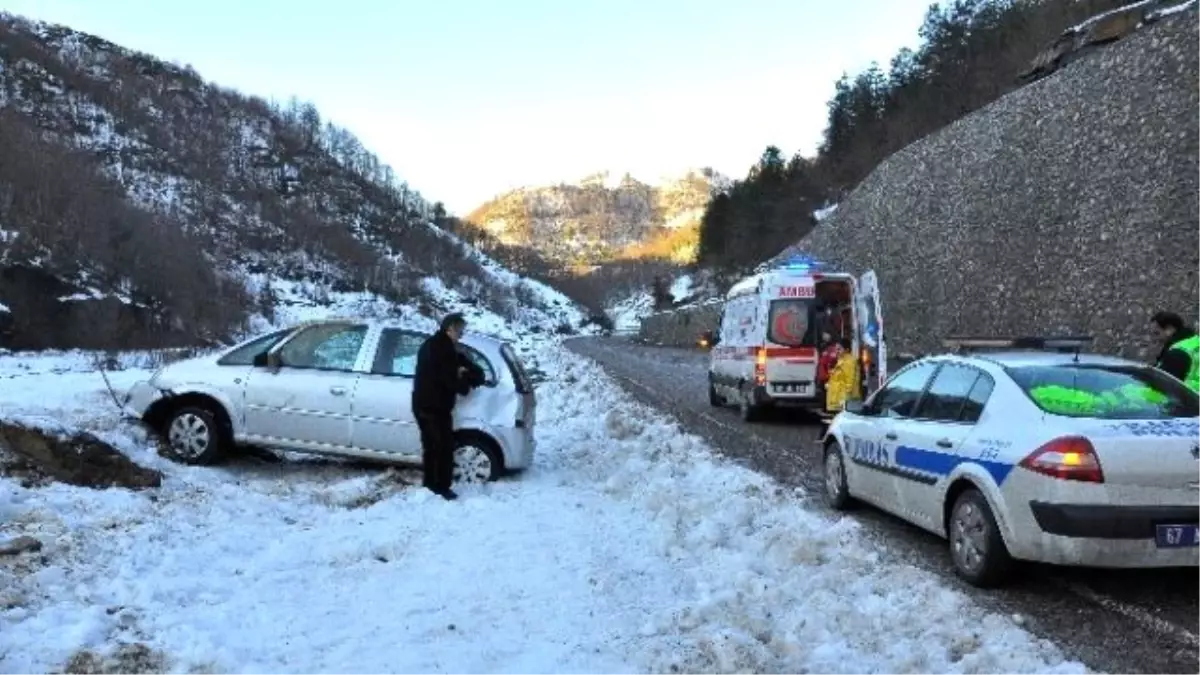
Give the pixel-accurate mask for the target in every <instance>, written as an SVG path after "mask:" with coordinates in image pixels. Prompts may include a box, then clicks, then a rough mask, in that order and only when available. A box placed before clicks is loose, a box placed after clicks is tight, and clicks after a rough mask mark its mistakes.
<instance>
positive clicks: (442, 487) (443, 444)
mask: <svg viewBox="0 0 1200 675" xmlns="http://www.w3.org/2000/svg"><path fill="white" fill-rule="evenodd" d="M466 328H467V321H466V319H464V318H463V316H462V315H461V314H457V313H455V314H450V315H448V316H446V318H444V319H442V325H441V329H440V330H438V332H436V333H434V334H433V335H432V336H431V337H430V338H429V339H428V340H426V341H425V342H424V344H422V345H421V348H420V350H418V351H417V368H416V373H415V377H414V378H413V394H412V412H413V417H415V418H416V420H417V427H418V428H419V429H420V430H421V463H422V464H423V468H424V472H425V480H424V484H425V487H426V488H427V489H429V490H430V491H431V492H433V493H434V494H436V495H439V496H440V497H442V498H444V499H457V498H458V495H457V494H455V492H454V490H452V489H451V483H452V482H453V480H454V404H455V403H456V402H457V400H458V396H459V395H463V396H465V395H467V394H469V393H470V392H471V389H473V388H474V387H477V386H479V385H480V384H482V383H483V379H484V375H483V370H482V369H481V368H479V366H476V365H475V364H474V363H471V361H470V359H468V358H467V357H466V356H465V355H463V354H462V353H461V352H459V350H458V341H459V340H461V339H462V335H463V332H464V331H465V330H466Z"/></svg>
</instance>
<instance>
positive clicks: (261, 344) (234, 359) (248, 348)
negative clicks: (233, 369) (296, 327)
mask: <svg viewBox="0 0 1200 675" xmlns="http://www.w3.org/2000/svg"><path fill="white" fill-rule="evenodd" d="M291 332H292V329H291V328H285V329H284V330H277V331H275V332H274V333H267V334H266V335H263V336H262V337H258V338H255V339H253V340H251V341H250V342H247V343H246V344H244V345H242V346H241V347H236V348H234V350H233V351H231V352H229V353H228V354H226V355H225V356H222V357H221V358H220V359H218V360H217V364H218V365H222V366H250V365H254V357H256V356H258V355H259V354H266V353H267V352H269V351H270V350H271V347H274V346H275V345H277V344H279V341H280V340H282V339H283V338H284V337H286V336H288V335H290V334H291Z"/></svg>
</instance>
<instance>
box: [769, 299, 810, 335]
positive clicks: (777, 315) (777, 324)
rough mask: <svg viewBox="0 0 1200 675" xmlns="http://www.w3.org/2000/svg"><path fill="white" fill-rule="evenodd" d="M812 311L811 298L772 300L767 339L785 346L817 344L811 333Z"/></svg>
mask: <svg viewBox="0 0 1200 675" xmlns="http://www.w3.org/2000/svg"><path fill="white" fill-rule="evenodd" d="M812 311H813V308H812V302H811V301H810V300H806V299H796V298H788V299H787V300H772V301H771V313H770V315H768V317H767V339H768V340H770V341H771V342H772V343H774V344H777V345H781V346H784V347H811V346H814V345H816V340H814V339H813V336H812V334H811V333H812V330H811V324H812V321H810V318H811V315H812Z"/></svg>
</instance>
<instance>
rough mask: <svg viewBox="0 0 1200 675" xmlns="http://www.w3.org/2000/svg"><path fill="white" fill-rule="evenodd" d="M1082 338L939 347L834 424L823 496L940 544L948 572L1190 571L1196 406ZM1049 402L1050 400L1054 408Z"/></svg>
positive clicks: (992, 577) (1199, 429) (1198, 489)
mask: <svg viewBox="0 0 1200 675" xmlns="http://www.w3.org/2000/svg"><path fill="white" fill-rule="evenodd" d="M1088 341H1090V340H1089V339H1088V338H1070V339H1062V338H1023V339H1012V340H1006V339H1001V340H989V339H953V340H948V341H947V346H949V347H951V348H952V349H951V350H950V353H947V354H944V355H939V356H930V357H925V358H922V359H919V360H917V361H914V362H913V363H910V364H908V365H907V366H905V367H904V368H903V369H901V370H899V371H898V372H896V373H895V374H894V375H893V376H892V377H891V378H890V379H889V380H888V381H887V383H886V384H884V386H883V387H882V388H881V389H880V390H879V391H877V392H875V393H874V394H873V395H872V396H870V397H869V398H868V399H867V400H866V401H852V402H850V403H848V404H847V406H846V408H845V410H844V411H843V412H841V413H839V414H838V416H837V417H835V418H834V420H833V422H832V424H831V425H830V428H829V430H828V432H827V434H826V436H825V437H824V438H823V439H822V442H823V445H824V474H825V495H826V499H827V501H828V502H829V504H830V505H831V506H833V507H834V508H836V509H839V510H844V509H847V508H849V507H850V506H851V505H852V504H853V503H854V501H855V500H861V501H863V502H868V503H870V504H872V505H874V506H876V507H878V508H881V509H883V510H885V511H888V512H890V513H892V514H894V515H896V516H899V517H900V518H903V519H905V520H907V521H910V522H912V523H913V524H915V525H918V526H920V527H922V528H924V529H926V530H929V531H931V532H934V533H936V534H938V535H940V536H942V537H945V538H947V539H948V540H949V543H950V555H951V559H952V561H953V563H954V567H955V569H956V571H957V572H958V574H959V575H960V576H961V577H962V578H964V579H965V580H966V581H968V582H969V583H972V584H974V585H977V586H993V585H996V584H999V583H1001V582H1002V581H1003V580H1004V577H1005V576H1006V573H1007V572H1008V571H1009V570H1010V568H1011V567H1012V563H1013V561H1014V560H1029V561H1038V562H1046V563H1053V564H1066V565H1086V566H1094V567H1194V566H1196V565H1197V563H1198V562H1200V555H1198V551H1200V548H1198V547H1197V544H1198V543H1200V534H1198V531H1197V523H1198V520H1200V519H1198V517H1197V516H1198V513H1200V510H1198V509H1200V501H1198V497H1200V482H1198V481H1197V469H1198V466H1200V461H1198V460H1200V444H1198V443H1197V438H1198V437H1200V402H1198V399H1197V395H1196V393H1195V392H1193V391H1192V390H1190V389H1188V388H1187V387H1185V386H1184V385H1183V383H1181V382H1179V381H1178V380H1176V379H1175V378H1173V377H1171V376H1170V375H1168V374H1166V373H1163V372H1162V371H1159V370H1157V369H1154V368H1151V367H1149V366H1147V365H1144V364H1140V363H1137V362H1133V361H1129V360H1125V359H1120V358H1114V357H1107V356H1100V355H1095V354H1086V353H1081V351H1080V350H1081V348H1082V346H1083V345H1085V344H1086V343H1087V342H1088ZM1055 397H1057V398H1055Z"/></svg>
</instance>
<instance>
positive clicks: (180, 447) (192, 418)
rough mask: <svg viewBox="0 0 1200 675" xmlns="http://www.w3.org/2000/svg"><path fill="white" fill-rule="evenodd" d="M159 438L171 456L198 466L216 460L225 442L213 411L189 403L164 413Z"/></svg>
mask: <svg viewBox="0 0 1200 675" xmlns="http://www.w3.org/2000/svg"><path fill="white" fill-rule="evenodd" d="M163 440H164V441H165V445H166V449H167V451H168V452H169V454H170V456H171V458H172V459H174V460H176V461H179V462H183V463H184V464H192V465H198V466H205V465H209V464H215V463H216V462H218V461H220V460H221V459H223V458H224V457H225V453H226V451H227V449H228V446H229V442H228V439H227V438H226V434H225V429H224V427H222V425H221V423H220V420H218V419H217V416H216V415H215V414H214V413H213V411H211V410H209V409H207V408H203V407H200V406H193V405H185V406H181V407H180V408H178V409H177V410H175V411H174V412H172V413H171V414H170V415H169V416H168V417H167V420H166V423H165V424H164V425H163Z"/></svg>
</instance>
